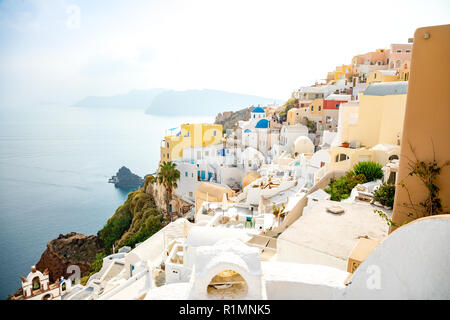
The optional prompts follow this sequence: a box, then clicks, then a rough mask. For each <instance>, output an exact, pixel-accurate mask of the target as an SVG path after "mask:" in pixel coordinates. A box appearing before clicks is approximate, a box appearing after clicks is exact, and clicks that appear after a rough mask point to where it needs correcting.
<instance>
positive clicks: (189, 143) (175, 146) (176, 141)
mask: <svg viewBox="0 0 450 320" xmlns="http://www.w3.org/2000/svg"><path fill="white" fill-rule="evenodd" d="M222 141H223V137H222V125H220V124H203V123H202V124H183V125H181V134H180V135H178V136H175V135H171V136H166V137H164V141H163V145H162V146H161V161H172V160H175V159H179V158H182V157H183V150H184V149H185V148H190V147H207V146H210V145H214V144H219V143H222Z"/></svg>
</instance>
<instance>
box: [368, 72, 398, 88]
mask: <svg viewBox="0 0 450 320" xmlns="http://www.w3.org/2000/svg"><path fill="white" fill-rule="evenodd" d="M399 80H400V76H399V74H398V72H397V71H396V70H375V71H373V72H372V73H371V74H369V77H368V78H367V85H370V84H372V83H378V82H391V81H399Z"/></svg>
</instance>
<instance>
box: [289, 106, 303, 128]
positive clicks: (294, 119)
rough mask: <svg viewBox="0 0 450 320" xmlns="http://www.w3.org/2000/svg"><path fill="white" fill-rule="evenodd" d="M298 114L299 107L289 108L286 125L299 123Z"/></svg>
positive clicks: (299, 112)
mask: <svg viewBox="0 0 450 320" xmlns="http://www.w3.org/2000/svg"><path fill="white" fill-rule="evenodd" d="M300 115H301V110H300V108H292V109H291V110H289V111H288V112H287V116H286V122H287V124H288V126H293V125H295V124H297V123H300Z"/></svg>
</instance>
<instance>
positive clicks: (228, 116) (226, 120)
mask: <svg viewBox="0 0 450 320" xmlns="http://www.w3.org/2000/svg"><path fill="white" fill-rule="evenodd" d="M253 109H254V107H250V108H245V109H242V110H239V111H236V112H233V111H227V112H224V113H219V114H218V115H217V116H216V120H215V122H214V123H215V124H221V125H222V127H223V130H224V131H226V130H227V129H235V128H236V126H237V124H238V122H239V121H240V120H244V121H247V120H249V119H250V113H251V112H252V110H253Z"/></svg>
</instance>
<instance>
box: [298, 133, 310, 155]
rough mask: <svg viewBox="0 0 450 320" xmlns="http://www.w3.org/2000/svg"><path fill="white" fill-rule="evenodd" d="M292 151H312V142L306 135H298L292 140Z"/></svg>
mask: <svg viewBox="0 0 450 320" xmlns="http://www.w3.org/2000/svg"><path fill="white" fill-rule="evenodd" d="M294 151H295V152H297V153H298V154H301V153H314V144H313V143H312V141H311V139H310V138H308V137H306V136H299V137H298V138H297V139H296V140H295V142H294Z"/></svg>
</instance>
